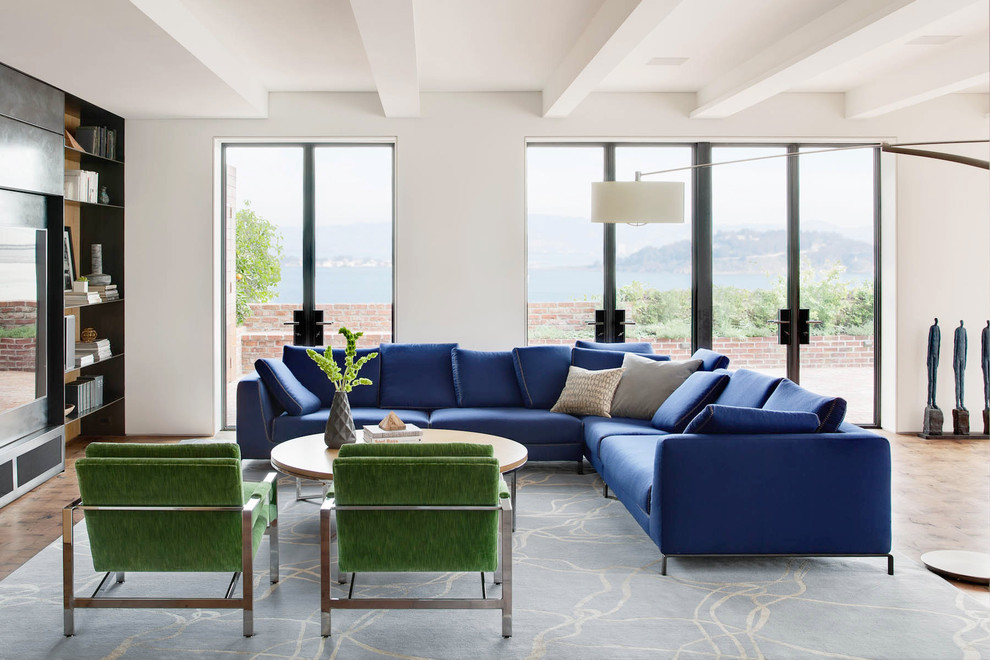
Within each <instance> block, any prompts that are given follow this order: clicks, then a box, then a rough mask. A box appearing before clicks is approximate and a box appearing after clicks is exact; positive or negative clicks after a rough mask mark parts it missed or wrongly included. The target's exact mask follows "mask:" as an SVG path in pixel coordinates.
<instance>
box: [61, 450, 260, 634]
mask: <svg viewBox="0 0 990 660" xmlns="http://www.w3.org/2000/svg"><path fill="white" fill-rule="evenodd" d="M76 474H77V476H78V478H79V493H80V494H81V495H82V497H81V498H79V499H77V500H75V501H74V502H72V503H71V504H69V505H68V506H66V507H65V508H64V509H63V510H62V567H63V596H64V613H63V616H64V626H65V634H66V635H72V634H74V631H75V627H74V611H75V609H76V608H86V607H113V608H119V607H165V608H169V607H183V608H186V607H203V608H216V609H220V608H236V609H242V610H243V611H244V635H245V636H247V637H249V636H251V635H253V634H254V582H253V560H254V555H255V554H256V553H257V551H258V547H259V545H260V543H261V539H262V537H263V536H264V535H265V534H266V533H267V534H268V537H269V548H270V558H269V559H270V572H271V581H272V583H273V584H274V583H276V582H278V496H277V489H276V484H275V473H274V472H272V473H270V474H268V476H267V477H266V478H265V480H264V481H262V482H260V483H251V482H244V481H243V480H242V479H241V459H240V449H239V448H238V446H237V445H236V444H232V443H206V444H136V443H93V444H90V445H89V446H88V447H87V448H86V457H85V458H81V459H79V460H78V461H76ZM77 510H81V511H84V515H85V518H86V529H87V533H88V536H89V543H90V548H91V550H92V555H93V568H94V570H96V571H106V575H105V576H104V577H103V580H102V581H101V582H100V585H99V586H98V587H97V588H96V591H94V592H93V595H92V596H91V597H89V598H79V597H76V596H75V589H74V585H73V577H74V576H73V573H74V560H73V538H72V531H73V530H72V526H73V522H74V520H73V518H74V515H73V514H74V513H75V512H76V511H77ZM127 571H138V572H144V571H166V572H187V571H188V572H233V574H234V575H233V578H232V579H231V582H230V586H229V587H228V588H227V593H226V595H225V596H224V597H223V598H113V597H100V594H101V592H103V591H104V590H105V589H106V588H107V586H108V583H109V581H110V575H111V573H116V579H117V582H118V583H119V582H123V581H124V576H125V573H126V572H127ZM242 574H243V579H242V582H243V587H242V592H241V597H240V598H234V597H233V593H234V590H235V589H236V587H237V582H238V580H239V579H241V576H242Z"/></svg>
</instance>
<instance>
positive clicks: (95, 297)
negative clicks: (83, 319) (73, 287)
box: [65, 291, 103, 307]
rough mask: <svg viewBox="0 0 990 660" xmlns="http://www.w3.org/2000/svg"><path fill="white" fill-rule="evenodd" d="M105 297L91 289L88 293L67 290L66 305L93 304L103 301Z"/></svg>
mask: <svg viewBox="0 0 990 660" xmlns="http://www.w3.org/2000/svg"><path fill="white" fill-rule="evenodd" d="M102 301H103V298H101V297H100V294H98V293H97V292H95V291H90V292H88V293H75V292H73V291H66V292H65V306H66V307H79V306H81V305H92V304H94V303H98V302H102Z"/></svg>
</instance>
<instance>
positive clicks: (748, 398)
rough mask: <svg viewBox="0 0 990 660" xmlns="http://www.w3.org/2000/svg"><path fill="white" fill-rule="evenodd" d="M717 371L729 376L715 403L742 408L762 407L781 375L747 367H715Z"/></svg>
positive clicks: (778, 382) (775, 387)
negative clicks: (763, 372) (773, 374)
mask: <svg viewBox="0 0 990 660" xmlns="http://www.w3.org/2000/svg"><path fill="white" fill-rule="evenodd" d="M715 371H716V372H717V373H720V374H725V375H726V376H728V377H729V384H728V385H726V386H725V389H724V390H722V393H721V394H720V395H719V397H718V401H716V402H715V403H717V404H719V405H720V406H739V407H743V408H762V407H763V404H764V403H766V402H767V399H769V398H770V395H771V394H772V393H773V391H774V390H775V389H777V385H779V384H780V381H782V380H784V379H783V378H782V377H781V376H768V375H766V374H761V373H760V372H758V371H750V370H749V369H736V370H735V371H729V370H727V369H716V370H715Z"/></svg>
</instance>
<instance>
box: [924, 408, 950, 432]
mask: <svg viewBox="0 0 990 660" xmlns="http://www.w3.org/2000/svg"><path fill="white" fill-rule="evenodd" d="M943 421H944V420H943V417H942V411H941V410H939V409H938V408H935V407H932V406H925V421H924V424H923V425H922V427H921V437H923V438H927V437H929V436H932V435H942V422H943Z"/></svg>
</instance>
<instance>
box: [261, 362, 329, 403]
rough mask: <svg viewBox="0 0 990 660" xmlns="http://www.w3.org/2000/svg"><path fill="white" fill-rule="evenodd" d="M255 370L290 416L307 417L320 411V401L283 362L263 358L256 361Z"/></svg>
mask: <svg viewBox="0 0 990 660" xmlns="http://www.w3.org/2000/svg"><path fill="white" fill-rule="evenodd" d="M254 368H255V369H256V370H257V371H258V375H259V376H260V377H261V382H263V383H264V384H265V387H266V388H268V391H269V392H271V394H272V396H273V397H275V400H276V401H278V402H279V403H280V404H282V407H283V408H285V412H287V413H289V414H290V415H305V414H306V413H311V412H313V411H314V410H319V408H320V399H319V397H317V396H316V395H315V394H313V393H312V392H310V391H309V390H308V389H306V387H305V386H304V385H303V384H302V383H300V382H299V379H298V378H296V377H295V376H294V375H293V374H292V371H290V370H289V368H288V367H287V366H285V364H284V363H283V362H282V361H281V360H272V359H270V358H261V359H260V360H255V361H254Z"/></svg>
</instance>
